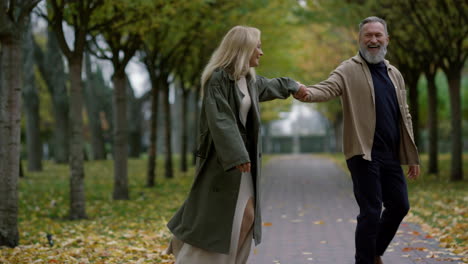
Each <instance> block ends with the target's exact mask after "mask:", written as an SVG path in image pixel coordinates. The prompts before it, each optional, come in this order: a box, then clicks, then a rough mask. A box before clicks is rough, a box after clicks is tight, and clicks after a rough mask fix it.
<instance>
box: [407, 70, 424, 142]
mask: <svg viewBox="0 0 468 264" xmlns="http://www.w3.org/2000/svg"><path fill="white" fill-rule="evenodd" d="M410 76H411V77H408V78H407V84H408V88H409V89H408V90H409V105H410V110H411V119H412V123H413V134H414V142H415V143H416V146H421V145H420V144H419V143H420V141H419V140H420V137H419V104H418V98H419V92H418V79H419V74H416V73H415V72H412V74H411V75H410Z"/></svg>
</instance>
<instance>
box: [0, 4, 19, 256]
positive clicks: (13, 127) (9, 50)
mask: <svg viewBox="0 0 468 264" xmlns="http://www.w3.org/2000/svg"><path fill="white" fill-rule="evenodd" d="M1 12H2V15H3V10H2V11H1ZM1 45H2V52H3V54H2V61H1V64H0V65H1V67H0V68H1V69H2V76H3V78H2V79H1V80H0V81H1V82H2V84H1V85H0V87H2V92H1V97H0V100H1V102H0V201H1V202H0V246H9V247H16V246H17V245H18V243H19V232H18V179H19V166H20V164H19V163H20V147H21V141H20V140H21V138H20V137H21V125H20V124H21V86H22V83H21V82H22V80H21V74H18V73H19V71H21V68H22V67H21V62H22V58H21V56H22V54H21V48H22V47H21V37H19V36H17V37H16V38H15V37H9V38H4V39H2V43H1Z"/></svg>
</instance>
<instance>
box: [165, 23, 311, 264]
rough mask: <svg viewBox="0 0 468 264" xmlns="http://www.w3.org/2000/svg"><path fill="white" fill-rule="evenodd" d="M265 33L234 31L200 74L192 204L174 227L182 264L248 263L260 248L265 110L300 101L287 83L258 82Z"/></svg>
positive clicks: (291, 82) (171, 249)
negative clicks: (277, 102) (270, 104)
mask: <svg viewBox="0 0 468 264" xmlns="http://www.w3.org/2000/svg"><path fill="white" fill-rule="evenodd" d="M262 55H263V51H262V49H261V42H260V30H258V29H256V28H252V27H245V26H236V27H234V28H232V29H231V30H229V32H228V33H227V34H226V36H224V38H223V40H222V42H221V44H220V45H219V47H218V48H217V49H216V51H215V52H214V53H213V55H212V57H211V59H210V61H209V63H208V65H207V66H206V68H205V69H204V71H203V74H202V89H203V104H202V109H201V117H200V127H199V135H200V138H199V146H198V150H197V156H198V159H197V169H196V175H195V180H194V182H193V186H192V188H191V190H190V193H189V195H188V198H187V200H186V201H185V202H184V204H183V205H182V207H181V208H180V209H179V210H178V211H177V213H176V214H175V216H174V217H173V218H172V219H171V220H170V221H169V223H168V228H169V229H170V230H171V232H172V233H173V234H174V237H173V239H172V241H171V244H170V246H169V248H168V252H169V253H173V254H174V255H175V256H176V264H198V263H200V264H210V263H213V264H224V263H225V264H238V263H246V262H247V258H248V256H249V253H250V248H251V243H252V239H254V240H255V243H256V244H258V243H260V240H261V216H260V185H259V183H260V180H259V178H260V168H261V164H260V163H261V152H260V151H261V148H260V141H261V140H260V110H259V102H261V101H268V100H273V99H277V98H280V99H285V98H288V97H289V95H290V94H292V93H294V94H295V95H296V96H300V94H302V93H303V92H305V89H304V90H302V89H301V90H300V91H299V86H298V84H297V83H296V82H295V81H294V80H292V79H289V78H275V79H267V78H264V77H261V76H257V75H256V74H255V70H254V67H257V66H258V65H259V59H260V57H261V56H262Z"/></svg>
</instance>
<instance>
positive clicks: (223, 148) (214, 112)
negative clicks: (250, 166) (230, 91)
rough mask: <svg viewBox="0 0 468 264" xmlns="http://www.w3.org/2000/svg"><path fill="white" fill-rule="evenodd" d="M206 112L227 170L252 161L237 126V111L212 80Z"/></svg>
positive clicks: (206, 100) (216, 145) (224, 167)
mask: <svg viewBox="0 0 468 264" xmlns="http://www.w3.org/2000/svg"><path fill="white" fill-rule="evenodd" d="M204 104H205V108H204V109H205V114H206V119H207V124H208V129H209V130H210V134H211V137H212V138H213V143H214V147H215V149H216V154H217V156H218V159H219V161H220V162H221V165H222V166H223V169H224V170H225V171H228V170H230V169H232V168H233V167H235V166H237V165H240V164H244V163H247V162H250V158H249V153H248V152H247V149H246V147H245V144H244V141H243V139H242V136H241V134H240V131H239V128H238V126H237V119H236V116H235V115H236V113H235V111H234V110H233V109H231V107H230V105H229V103H228V101H227V99H226V97H225V96H224V94H223V93H222V91H221V86H220V84H219V83H217V82H216V81H214V82H210V84H209V85H208V86H207V87H206V89H205V96H204Z"/></svg>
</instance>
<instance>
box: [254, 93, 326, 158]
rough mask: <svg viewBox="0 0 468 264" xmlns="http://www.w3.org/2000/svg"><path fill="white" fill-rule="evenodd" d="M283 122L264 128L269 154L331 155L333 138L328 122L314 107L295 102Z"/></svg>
mask: <svg viewBox="0 0 468 264" xmlns="http://www.w3.org/2000/svg"><path fill="white" fill-rule="evenodd" d="M280 116H281V119H280V120H276V121H272V122H270V123H268V124H265V125H264V129H263V151H264V152H265V153H312V152H325V151H330V149H331V147H332V146H331V145H332V144H334V142H333V138H334V137H333V135H332V134H331V131H330V125H329V122H328V120H327V119H326V118H325V117H324V116H323V115H322V114H321V113H320V112H319V111H317V110H316V109H315V108H314V105H311V104H302V103H299V102H294V103H293V105H292V107H291V111H290V112H284V113H281V114H280Z"/></svg>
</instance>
